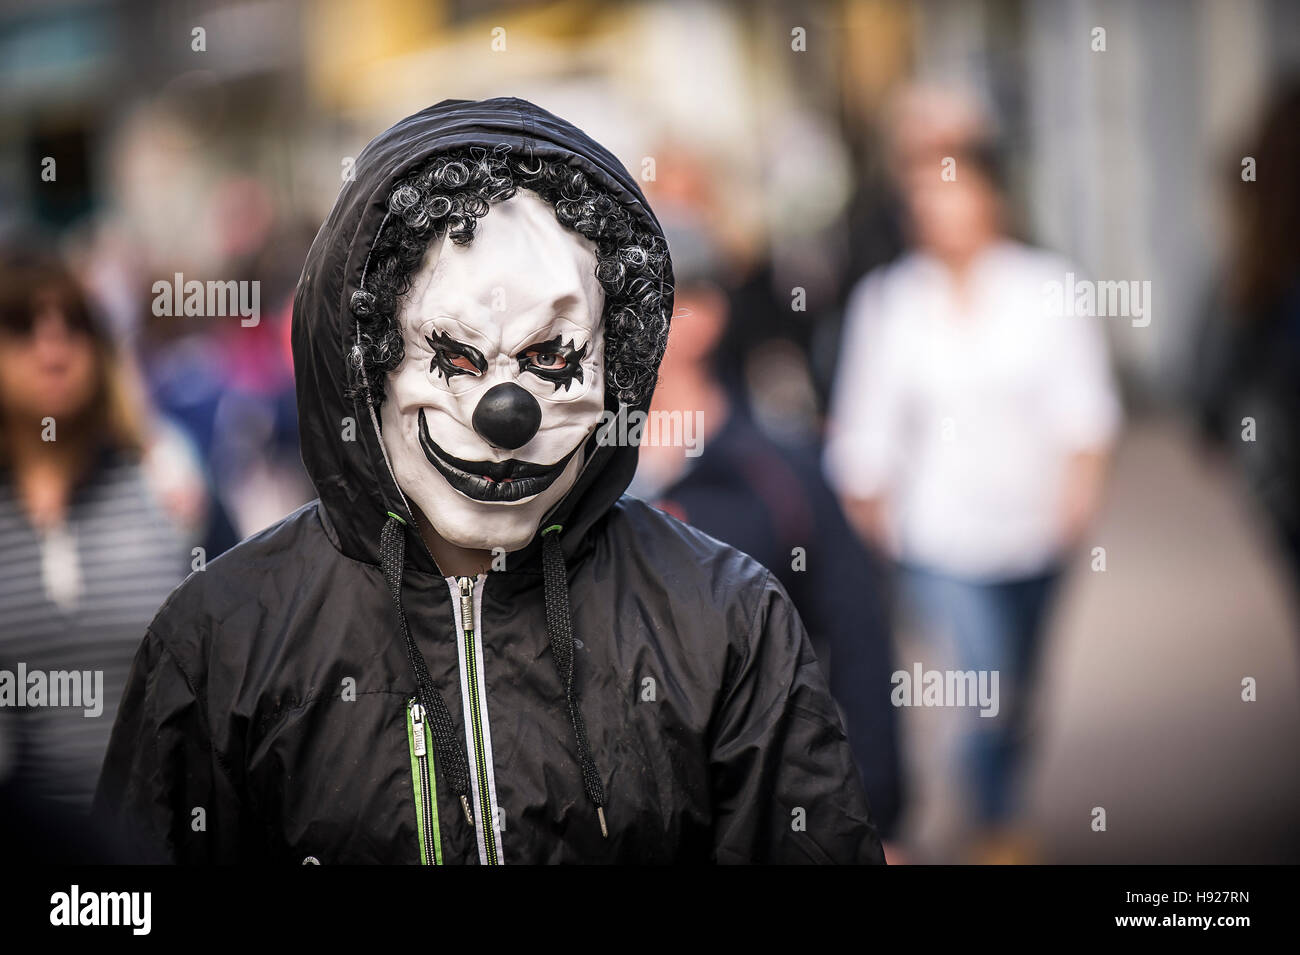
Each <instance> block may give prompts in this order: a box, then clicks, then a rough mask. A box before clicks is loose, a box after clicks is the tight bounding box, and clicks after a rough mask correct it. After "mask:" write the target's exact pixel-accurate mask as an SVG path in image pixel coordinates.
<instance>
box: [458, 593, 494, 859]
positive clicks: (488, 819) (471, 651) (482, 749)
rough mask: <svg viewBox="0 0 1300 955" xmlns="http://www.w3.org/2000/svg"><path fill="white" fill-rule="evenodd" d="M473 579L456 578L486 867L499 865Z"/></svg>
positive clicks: (479, 816)
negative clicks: (484, 737) (485, 739)
mask: <svg viewBox="0 0 1300 955" xmlns="http://www.w3.org/2000/svg"><path fill="white" fill-rule="evenodd" d="M474 583H475V581H474V578H473V577H457V578H456V584H457V586H459V587H460V622H461V629H462V630H464V632H465V668H466V671H467V673H468V679H467V680H466V682H467V683H468V684H469V711H470V717H471V722H472V724H473V725H472V727H471V729H472V731H473V736H474V772H475V773H476V774H477V776H478V803H479V805H478V813H477V814H476V815H477V816H478V818H479V824H480V825H481V826H482V827H483V844H484V846H485V847H486V850H487V864H488V865H498V864H499V861H498V859H497V844H496V820H494V819H493V818H492V806H491V799H492V796H491V789H490V788H489V786H488V771H487V748H486V746H485V745H484V742H483V719H482V711H481V709H480V705H481V701H480V700H479V695H478V664H477V662H476V659H477V654H476V653H475V648H474V641H475V639H476V634H475V633H474Z"/></svg>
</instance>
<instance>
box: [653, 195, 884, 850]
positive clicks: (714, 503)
mask: <svg viewBox="0 0 1300 955" xmlns="http://www.w3.org/2000/svg"><path fill="white" fill-rule="evenodd" d="M665 222H666V223H667V225H666V229H667V235H668V240H669V245H670V247H671V248H672V250H673V269H674V275H675V285H674V289H675V300H676V314H675V315H674V318H673V325H672V330H671V331H670V333H669V339H668V350H667V352H666V354H665V356H664V360H663V364H662V366H661V368H660V373H659V384H658V386H657V388H656V390H655V394H654V398H653V401H652V404H651V409H650V413H651V415H652V416H653V415H660V416H662V417H661V420H663V421H671V422H672V426H671V427H666V426H664V425H659V426H657V427H654V428H650V427H648V428H647V433H654V434H655V435H656V436H657V438H656V441H655V442H645V443H643V444H642V445H641V450H640V463H639V466H638V469H637V475H636V478H635V480H634V482H633V484H632V487H631V491H632V493H634V494H637V495H638V496H640V497H643V498H645V499H647V500H650V501H653V502H654V503H656V505H657V506H658V507H660V508H661V509H662V510H664V511H667V512H668V513H670V514H672V515H673V516H675V517H677V518H679V519H680V520H683V521H686V522H687V523H689V524H692V525H694V526H695V527H697V528H699V529H700V530H702V531H704V532H705V533H706V534H708V535H710V536H711V537H714V538H716V539H717V540H720V541H723V542H725V543H728V544H730V545H732V546H733V547H735V548H737V549H738V550H741V551H743V552H745V553H746V554H748V555H750V556H751V557H753V558H754V559H755V560H757V561H758V562H759V563H761V564H763V566H765V567H767V568H768V569H769V570H771V571H772V572H773V573H774V574H775V575H776V577H777V579H779V580H780V581H781V583H782V584H783V585H784V587H785V588H786V591H787V592H788V593H789V594H790V597H791V599H792V600H793V601H794V604H795V608H796V609H797V610H798V611H799V616H800V617H801V618H802V619H803V622H804V626H805V627H806V628H807V630H808V634H809V637H810V639H811V641H812V644H813V648H814V650H815V651H816V654H817V658H818V661H819V663H820V664H821V666H822V667H823V670H824V672H825V673H826V676H827V679H828V682H829V684H830V688H831V693H832V695H833V696H834V697H835V699H836V702H837V703H838V704H839V707H840V711H841V715H842V718H843V722H844V724H845V732H846V733H847V734H848V737H849V742H850V744H851V746H852V749H853V754H854V759H855V761H856V763H857V767H858V771H859V772H860V773H861V775H862V777H863V783H864V785H865V787H866V790H867V796H868V798H869V800H870V803H871V811H872V816H873V819H874V821H875V823H876V826H877V827H878V829H879V831H880V833H881V837H882V839H884V840H885V841H886V852H887V855H888V856H889V858H890V861H898V847H897V846H896V845H892V844H890V843H889V840H890V839H891V837H892V836H893V834H894V832H895V828H896V824H897V822H898V817H899V811H900V808H901V777H900V770H899V756H898V740H897V725H896V714H895V711H894V709H893V707H892V706H890V705H889V689H890V684H889V675H890V673H891V671H892V670H893V662H892V655H891V645H890V640H889V623H888V618H887V615H886V614H887V609H888V604H887V601H886V600H885V599H884V597H883V593H882V581H881V570H882V568H881V567H880V565H879V564H878V563H877V562H876V561H875V559H874V558H873V557H872V555H870V554H869V553H868V552H867V550H866V549H865V548H864V547H863V546H862V544H861V543H860V542H859V541H858V540H857V538H856V537H855V535H854V533H853V531H852V530H851V529H850V528H849V526H848V524H847V522H846V521H845V519H844V515H843V514H842V513H841V511H840V508H839V505H838V503H837V501H836V500H835V496H834V495H833V494H832V493H831V492H830V490H829V488H828V487H827V485H826V482H825V479H824V478H823V477H822V475H821V468H820V458H821V449H820V447H819V446H818V445H817V444H816V443H812V442H806V443H804V444H802V445H784V446H783V445H781V444H778V443H777V442H776V441H774V440H773V439H771V438H769V437H768V436H767V435H766V434H764V432H763V431H762V430H761V429H760V428H759V427H758V426H757V425H755V423H754V421H753V420H752V417H751V415H750V413H749V411H748V408H747V407H746V401H745V397H744V392H743V390H742V389H739V388H738V387H736V385H735V383H734V382H730V383H729V382H727V381H726V380H725V379H724V378H723V377H722V376H721V375H720V374H719V369H718V346H719V343H720V342H722V341H723V340H724V338H725V336H726V332H727V327H728V324H729V321H730V316H729V305H728V296H727V294H726V291H725V290H724V288H723V286H722V284H721V281H722V275H723V274H724V269H723V262H722V258H721V255H720V252H719V249H718V248H717V246H716V243H715V241H714V239H713V238H712V237H711V236H710V234H709V232H708V230H707V229H706V228H705V226H704V223H703V222H702V221H700V220H698V219H688V220H684V219H680V218H679V219H677V220H676V221H674V220H673V219H671V218H667V219H665ZM738 320H739V321H743V320H744V316H740V317H739V319H738ZM771 373H772V374H775V375H779V374H780V369H773V370H772V372H771ZM678 422H680V423H681V427H680V428H678V427H677V423H678ZM697 423H698V425H697ZM676 435H681V436H682V438H683V441H681V442H678V441H676V440H675V439H674V440H671V441H669V440H665V441H663V442H662V443H658V439H659V438H664V437H667V436H676Z"/></svg>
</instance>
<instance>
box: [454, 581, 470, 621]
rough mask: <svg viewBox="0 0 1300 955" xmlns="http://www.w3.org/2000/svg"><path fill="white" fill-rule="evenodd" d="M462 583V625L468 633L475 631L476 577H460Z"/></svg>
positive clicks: (459, 582) (460, 583)
mask: <svg viewBox="0 0 1300 955" xmlns="http://www.w3.org/2000/svg"><path fill="white" fill-rule="evenodd" d="M456 583H458V584H459V585H460V625H461V628H462V629H463V630H464V631H465V632H466V633H473V632H474V578H473V577H458V578H456Z"/></svg>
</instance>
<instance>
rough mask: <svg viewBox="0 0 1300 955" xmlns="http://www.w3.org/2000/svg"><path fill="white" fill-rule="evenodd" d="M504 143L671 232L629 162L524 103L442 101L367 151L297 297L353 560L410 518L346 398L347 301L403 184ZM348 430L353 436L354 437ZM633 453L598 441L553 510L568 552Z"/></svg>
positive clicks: (330, 493) (322, 460) (317, 456)
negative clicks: (590, 183) (574, 175)
mask: <svg viewBox="0 0 1300 955" xmlns="http://www.w3.org/2000/svg"><path fill="white" fill-rule="evenodd" d="M501 144H505V145H507V146H509V147H510V149H511V152H512V154H516V155H520V156H527V157H529V158H533V157H538V158H541V159H545V160H548V161H555V160H559V161H563V162H566V163H568V164H569V165H571V166H573V167H575V168H576V169H580V170H582V172H583V173H585V174H586V175H587V176H589V177H592V178H594V180H595V181H597V182H599V183H600V184H601V185H602V186H603V187H604V188H605V189H607V190H609V192H610V193H611V194H612V195H613V196H615V197H616V198H617V199H618V200H620V201H621V202H623V203H624V204H625V205H626V206H628V207H629V208H630V209H631V210H633V212H634V213H635V215H636V216H637V218H638V219H639V220H640V221H641V222H642V224H643V225H644V226H645V227H646V228H648V229H650V230H652V231H653V232H655V233H656V234H658V235H660V236H662V235H663V230H662V228H661V227H660V225H659V221H658V220H657V219H656V218H655V215H654V213H653V212H652V211H651V209H650V206H649V204H648V203H647V202H646V199H645V196H644V195H642V193H641V190H640V189H639V188H638V187H637V184H636V181H635V180H634V179H633V178H632V176H631V175H630V174H629V173H628V171H627V170H626V169H625V168H624V167H623V165H622V163H620V162H619V161H618V160H617V159H615V158H614V156H613V155H612V154H611V153H610V152H609V151H608V150H607V149H605V148H604V147H603V146H601V145H600V144H599V143H597V142H595V141H594V140H592V139H591V137H589V136H587V134H586V133H584V132H582V130H580V129H578V128H577V127H576V126H574V125H572V124H571V123H567V122H565V121H564V120H562V119H560V118H559V117H558V116H555V115H553V114H551V113H548V112H547V111H546V110H544V109H541V108H540V107H538V106H535V105H534V104H532V103H529V102H527V101H526V100H522V99H518V98H515V97H501V98H497V99H489V100H483V101H479V102H476V101H472V100H443V101H442V102H441V103H438V104H437V105H436V106H431V107H429V108H428V109H425V110H422V111H420V112H418V113H416V114H415V115H413V116H409V117H407V118H406V119H404V120H402V121H401V122H400V123H398V124H397V125H395V126H393V127H392V128H391V129H389V130H387V131H386V132H384V133H382V134H381V135H379V136H377V137H376V138H375V139H374V140H373V141H372V142H371V143H370V145H368V146H367V147H366V148H365V149H364V150H363V151H362V153H361V155H360V156H359V157H358V158H357V161H356V164H355V168H354V178H353V179H352V181H350V182H347V183H345V184H344V186H343V188H342V190H340V192H339V196H338V199H337V200H336V201H335V203H334V209H333V211H332V212H331V213H330V215H329V218H328V219H327V220H326V221H325V224H324V225H323V226H322V227H321V229H320V232H318V233H317V235H316V240H315V241H314V242H313V243H312V247H311V251H310V252H309V253H308V254H307V262H306V264H305V265H304V267H303V271H302V277H301V278H300V279H299V281H298V289H297V293H296V294H295V296H294V304H293V363H294V370H295V375H296V383H297V395H298V419H299V429H300V433H301V442H302V459H303V463H304V464H305V465H306V467H307V473H308V474H309V475H310V476H311V479H312V483H313V484H315V486H316V492H317V494H319V496H320V500H321V504H322V511H323V513H324V519H325V521H326V524H327V530H328V531H329V533H330V535H331V538H332V539H333V540H334V542H335V544H336V546H338V547H339V549H340V550H341V551H343V553H345V554H347V555H348V556H349V557H352V558H354V559H356V560H360V561H364V562H366V563H371V564H377V563H379V562H380V556H379V538H380V531H381V529H382V527H383V525H384V523H385V520H386V519H387V515H388V513H389V512H391V513H394V514H398V515H401V516H402V517H403V518H404V519H405V520H407V521H411V514H410V512H409V510H408V509H407V507H406V504H405V502H404V499H403V496H402V494H401V493H400V491H399V490H398V488H397V486H396V484H395V483H394V481H393V478H392V476H391V475H390V473H389V470H388V467H387V466H386V464H385V461H384V456H383V449H382V445H381V443H380V441H379V436H378V435H377V434H376V433H375V430H374V427H373V425H372V423H371V418H370V413H369V410H368V409H367V407H366V406H365V403H364V400H363V399H362V400H356V401H354V400H352V399H350V398H348V397H347V392H348V372H347V358H346V356H347V354H348V352H349V351H350V350H351V348H352V346H353V344H354V343H355V328H354V326H353V319H352V313H351V310H350V308H349V304H348V303H349V301H350V298H351V295H352V293H353V292H354V291H355V290H356V289H357V288H358V286H359V283H360V280H361V273H362V269H363V267H364V266H365V262H366V256H367V255H368V253H369V251H370V247H371V245H372V243H373V242H374V239H375V235H376V232H377V231H378V229H379V227H380V223H381V222H382V221H383V218H384V214H385V212H386V211H387V200H388V195H389V193H390V192H391V190H392V188H393V186H394V184H395V183H396V182H397V181H398V180H399V179H401V178H402V177H404V176H405V175H406V174H407V173H409V172H411V171H412V170H413V169H415V168H417V167H419V166H421V165H423V164H424V163H425V162H427V161H428V160H429V159H430V157H432V156H434V155H436V154H438V153H443V152H448V151H451V150H457V149H462V148H465V147H469V146H482V147H485V148H488V149H492V148H494V147H496V146H499V145H501ZM488 214H489V215H491V213H490V212H489V213H488ZM669 284H671V269H670V270H669ZM665 293H666V296H665V307H666V308H667V309H669V310H670V311H671V309H672V292H671V289H666V290H665ZM649 402H650V397H649V395H647V396H646V397H645V399H644V401H643V402H642V404H641V405H640V406H639V407H638V409H636V410H645V408H646V407H647V406H648V405H649ZM348 419H351V426H350V427H349V424H348ZM345 435H347V436H348V437H353V438H354V439H353V440H345ZM636 462H637V454H636V448H635V447H627V446H618V445H609V446H604V447H599V448H597V449H596V451H595V453H594V455H593V456H592V458H591V459H590V462H589V464H588V466H587V467H586V468H585V470H584V471H583V473H582V476H581V477H580V478H579V480H578V482H577V483H576V484H575V485H574V487H573V488H572V489H571V490H570V491H569V493H568V494H567V495H566V496H565V498H564V499H563V500H562V501H561V502H560V504H559V505H558V506H557V507H556V508H555V509H554V510H553V511H552V512H551V514H550V515H549V516H548V523H549V522H559V523H563V524H564V527H565V532H564V539H563V544H564V549H565V551H566V553H568V554H570V555H571V554H572V553H573V552H574V551H576V549H577V548H578V547H579V546H580V544H581V541H582V538H583V536H584V535H585V533H586V531H587V530H588V529H589V528H590V527H591V525H592V524H593V523H594V522H595V521H596V520H598V519H599V518H600V517H601V515H602V514H604V513H605V512H606V511H607V510H608V509H609V508H610V507H611V506H612V505H613V504H614V502H615V501H617V500H618V498H619V497H620V496H621V495H622V493H623V491H624V490H626V488H627V486H628V484H629V483H630V482H631V480H632V475H633V473H634V472H635V471H636ZM412 523H413V522H412ZM538 549H539V548H538V544H537V541H536V540H534V542H533V544H531V545H530V546H529V547H528V548H526V549H525V551H524V553H523V554H522V555H521V558H516V559H515V560H512V566H514V567H521V566H526V565H527V564H530V563H531V562H532V558H533V557H534V555H535V552H536V551H537V550H538ZM408 559H409V561H410V562H411V563H412V564H413V565H415V566H416V567H417V568H419V569H421V570H425V571H429V572H432V571H434V570H435V569H436V568H434V566H433V564H432V561H431V559H430V557H429V555H428V553H427V552H425V551H424V549H423V548H412V549H411V550H410V552H409V557H408Z"/></svg>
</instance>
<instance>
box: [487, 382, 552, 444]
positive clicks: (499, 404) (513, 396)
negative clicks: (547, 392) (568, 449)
mask: <svg viewBox="0 0 1300 955" xmlns="http://www.w3.org/2000/svg"><path fill="white" fill-rule="evenodd" d="M473 420H474V430H475V431H477V432H478V433H479V434H481V435H482V436H483V438H484V439H485V440H486V441H487V443H488V444H490V445H492V446H493V447H494V448H504V449H505V450H507V451H513V450H514V449H515V448H522V447H523V446H524V445H525V444H527V443H528V442H529V441H531V440H533V435H535V434H536V433H537V429H538V428H539V427H541V424H542V406H541V405H539V404H538V403H537V399H536V398H534V397H533V396H532V395H530V394H529V393H528V392H526V391H524V389H522V388H520V387H519V386H518V385H516V384H515V383H514V382H512V381H507V382H504V383H502V384H499V385H493V386H492V387H491V388H489V389H488V391H487V394H485V395H484V396H483V397H482V398H480V399H479V403H478V407H477V408H475V409H474V419H473Z"/></svg>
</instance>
